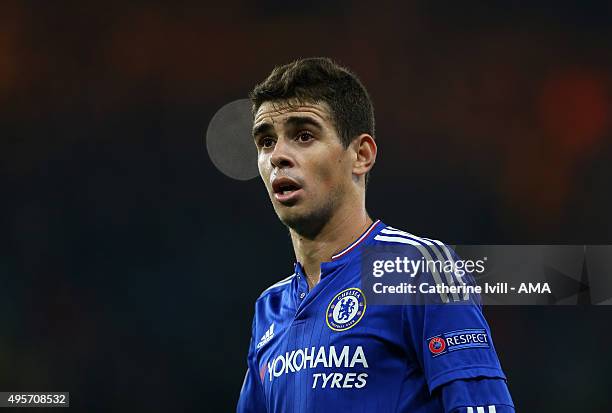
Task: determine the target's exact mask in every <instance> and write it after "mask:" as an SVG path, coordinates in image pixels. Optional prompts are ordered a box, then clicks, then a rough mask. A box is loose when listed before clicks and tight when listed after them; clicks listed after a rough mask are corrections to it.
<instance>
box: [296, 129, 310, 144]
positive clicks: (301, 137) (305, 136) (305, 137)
mask: <svg viewBox="0 0 612 413" xmlns="http://www.w3.org/2000/svg"><path fill="white" fill-rule="evenodd" d="M295 139H296V140H297V141H299V142H309V141H310V140H311V139H314V136H313V135H312V133H310V132H308V131H302V132H300V133H298V134H297V135H296V136H295Z"/></svg>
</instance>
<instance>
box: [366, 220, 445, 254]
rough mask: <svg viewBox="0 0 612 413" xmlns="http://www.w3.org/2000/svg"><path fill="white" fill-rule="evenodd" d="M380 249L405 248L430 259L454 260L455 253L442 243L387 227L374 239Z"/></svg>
mask: <svg viewBox="0 0 612 413" xmlns="http://www.w3.org/2000/svg"><path fill="white" fill-rule="evenodd" d="M373 241H374V244H373V245H375V246H378V247H394V248H401V247H404V248H405V249H406V250H407V251H412V252H413V253H415V254H417V255H420V256H423V257H425V258H429V257H431V258H430V259H452V257H453V255H454V252H453V250H452V249H451V247H450V246H448V245H447V244H445V243H444V242H442V241H439V240H436V239H432V238H426V237H423V236H419V235H415V234H411V233H409V232H407V231H404V230H401V229H398V228H395V227H392V226H386V227H385V228H383V229H382V230H380V232H379V233H378V234H377V235H376V236H375V237H374V240H373Z"/></svg>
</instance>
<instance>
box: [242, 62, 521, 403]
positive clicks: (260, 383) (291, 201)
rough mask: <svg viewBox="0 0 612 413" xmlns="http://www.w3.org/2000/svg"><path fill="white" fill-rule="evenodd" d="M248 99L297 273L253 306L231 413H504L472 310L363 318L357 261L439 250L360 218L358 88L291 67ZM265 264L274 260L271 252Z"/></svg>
mask: <svg viewBox="0 0 612 413" xmlns="http://www.w3.org/2000/svg"><path fill="white" fill-rule="evenodd" d="M251 100H252V102H253V113H254V127H253V138H254V140H255V144H256V146H257V152H258V166H259V173H260V175H261V178H262V180H263V182H264V184H265V186H266V189H267V191H268V193H269V195H270V199H271V201H272V205H273V207H274V210H275V212H276V214H277V215H278V217H279V219H280V220H281V222H282V223H283V224H285V225H286V226H287V227H288V229H289V233H290V234H291V240H292V243H293V248H294V251H295V257H296V261H297V262H296V264H295V266H294V273H293V274H292V275H291V276H289V277H287V278H285V279H283V280H281V281H279V282H277V283H276V284H274V285H272V286H271V287H269V288H268V289H266V290H265V291H264V292H263V293H262V294H261V296H260V297H259V298H258V299H257V302H256V305H255V316H254V319H253V326H252V336H251V344H250V347H249V351H248V357H247V363H248V370H247V373H246V377H245V380H244V384H243V387H242V391H241V393H240V399H239V401H238V409H237V410H238V412H240V413H243V412H244V413H246V412H328V411H329V412H332V411H333V412H338V411H342V412H344V411H347V412H348V411H350V412H412V413H420V412H432V413H433V412H453V413H460V412H461V413H468V412H471V413H480V412H487V413H491V412H495V413H506V412H514V407H513V403H512V400H511V397H510V394H509V392H508V389H507V386H506V381H505V376H504V373H503V372H502V370H501V367H500V364H499V361H498V358H497V355H496V353H495V349H494V347H493V344H492V342H491V338H490V331H489V327H488V325H487V323H486V321H485V319H484V317H483V315H482V312H481V309H480V306H479V305H478V304H477V303H475V302H469V303H467V304H465V305H460V306H453V305H445V304H440V305H399V306H398V305H394V306H391V305H378V306H373V305H370V306H368V305H367V299H368V297H367V293H366V294H364V291H363V287H362V283H361V276H360V274H361V271H360V270H361V263H360V261H361V260H360V257H361V256H362V254H363V252H364V251H365V249H366V248H374V247H376V246H382V247H384V246H385V245H394V246H400V247H401V248H404V249H405V254H406V256H409V257H411V258H412V259H415V260H416V259H418V258H419V257H429V258H431V257H438V258H440V257H444V256H445V254H447V253H448V251H445V250H446V249H445V248H444V247H443V245H442V244H441V243H439V242H434V241H432V240H428V239H424V238H419V237H415V236H413V235H411V234H408V233H406V232H403V231H400V230H397V229H395V228H391V227H388V226H386V225H385V224H383V223H382V222H381V221H379V220H373V219H372V218H370V216H369V215H368V213H367V211H366V208H365V193H366V183H367V179H368V173H369V171H370V170H371V169H372V167H373V165H374V162H375V160H376V154H377V147H376V142H375V140H374V137H373V136H374V112H373V108H372V104H371V102H370V99H369V97H368V94H367V92H366V90H365V88H364V87H363V86H362V84H361V83H360V82H359V80H358V79H357V78H356V77H355V76H354V75H353V74H352V73H350V72H349V71H348V70H347V69H345V68H342V67H340V66H338V65H337V64H335V63H334V62H332V61H331V60H329V59H325V58H310V59H302V60H298V61H295V62H293V63H290V64H287V65H284V66H280V67H277V68H275V69H274V70H273V72H272V73H271V74H270V75H269V76H268V78H267V79H266V80H265V81H264V82H263V83H261V84H259V85H257V86H256V87H255V89H254V90H253V92H252V93H251ZM270 251H272V252H270ZM262 256H263V257H264V260H265V259H275V254H274V253H273V247H271V246H267V247H266V248H265V249H262ZM449 258H450V257H449ZM431 275H432V276H434V277H435V276H437V278H436V282H440V280H441V275H440V274H437V273H436V271H435V270H434V271H433V273H432V274H431ZM446 275H447V276H448V274H446ZM447 279H448V278H447ZM448 281H449V282H450V283H452V281H453V280H451V279H448ZM456 281H458V282H460V281H461V280H458V279H456ZM455 350H456V351H455Z"/></svg>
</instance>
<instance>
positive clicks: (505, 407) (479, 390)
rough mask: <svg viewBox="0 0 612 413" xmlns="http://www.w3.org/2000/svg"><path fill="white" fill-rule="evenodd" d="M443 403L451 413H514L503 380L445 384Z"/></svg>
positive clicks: (457, 381)
mask: <svg viewBox="0 0 612 413" xmlns="http://www.w3.org/2000/svg"><path fill="white" fill-rule="evenodd" d="M441 392H442V401H443V404H444V408H445V411H446V412H449V413H478V412H479V410H480V411H483V412H484V413H489V412H491V413H493V412H495V413H514V403H513V402H512V398H511V397H510V392H509V391H508V386H507V385H506V381H505V380H502V379H489V378H480V379H471V380H456V381H453V382H450V383H448V384H445V385H444V386H443V387H442V389H441Z"/></svg>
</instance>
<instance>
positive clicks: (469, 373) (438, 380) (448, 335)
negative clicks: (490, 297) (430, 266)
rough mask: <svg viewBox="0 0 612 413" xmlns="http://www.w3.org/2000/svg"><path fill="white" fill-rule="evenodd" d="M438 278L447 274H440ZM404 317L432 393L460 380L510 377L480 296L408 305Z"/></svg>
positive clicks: (413, 347) (411, 341)
mask: <svg viewBox="0 0 612 413" xmlns="http://www.w3.org/2000/svg"><path fill="white" fill-rule="evenodd" d="M455 259H456V257H455ZM447 276H448V274H447ZM429 277H433V276H431V275H430V274H424V275H423V276H422V278H421V280H422V281H426V280H430V281H432V282H435V281H433V280H431V279H430V278H429ZM438 279H443V276H442V275H439V276H438ZM470 280H472V281H473V279H471V278H470V277H464V278H463V281H464V282H465V281H468V283H469V282H470ZM427 301H429V300H427ZM404 319H405V324H406V331H407V339H408V341H409V344H410V346H411V347H412V349H413V350H414V353H415V354H416V357H417V358H418V360H419V362H420V364H421V367H422V369H423V372H424V375H425V379H426V381H427V384H428V387H429V391H430V392H433V391H434V390H435V389H436V388H438V387H439V386H441V385H444V384H446V383H449V382H451V381H453V380H458V379H475V378H482V377H485V378H497V379H503V380H505V379H506V376H505V375H504V373H503V371H502V369H501V365H500V363H499V359H498V357H497V353H496V351H495V347H494V345H493V340H492V337H491V330H490V328H489V325H488V324H487V321H486V320H485V317H484V315H483V313H482V308H481V305H480V297H479V296H477V295H471V296H469V298H467V299H462V300H460V301H459V302H454V301H452V300H450V301H449V302H447V303H442V302H441V300H438V301H437V302H428V303H426V304H420V305H415V304H413V305H406V306H405V307H404Z"/></svg>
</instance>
